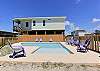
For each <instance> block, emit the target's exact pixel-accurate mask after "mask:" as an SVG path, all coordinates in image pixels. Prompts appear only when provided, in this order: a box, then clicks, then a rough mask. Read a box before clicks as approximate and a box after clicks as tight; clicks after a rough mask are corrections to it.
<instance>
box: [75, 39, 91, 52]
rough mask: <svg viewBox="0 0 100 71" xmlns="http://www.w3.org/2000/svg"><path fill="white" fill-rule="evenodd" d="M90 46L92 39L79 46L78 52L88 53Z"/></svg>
mask: <svg viewBox="0 0 100 71" xmlns="http://www.w3.org/2000/svg"><path fill="white" fill-rule="evenodd" d="M89 44H90V39H87V40H85V43H83V44H81V43H80V44H79V45H78V46H77V52H87V51H88V48H87V47H88V46H89Z"/></svg>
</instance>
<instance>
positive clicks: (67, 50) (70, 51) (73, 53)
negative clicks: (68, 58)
mask: <svg viewBox="0 0 100 71" xmlns="http://www.w3.org/2000/svg"><path fill="white" fill-rule="evenodd" d="M59 44H60V45H61V46H62V47H63V48H64V49H66V50H67V51H68V52H69V53H70V54H74V53H73V52H72V51H71V50H70V49H68V48H66V46H64V45H63V44H61V43H60V42H59Z"/></svg>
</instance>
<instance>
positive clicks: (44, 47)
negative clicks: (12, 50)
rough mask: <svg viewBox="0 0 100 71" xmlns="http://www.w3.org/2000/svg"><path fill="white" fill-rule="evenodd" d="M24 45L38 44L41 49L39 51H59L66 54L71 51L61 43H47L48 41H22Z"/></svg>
mask: <svg viewBox="0 0 100 71" xmlns="http://www.w3.org/2000/svg"><path fill="white" fill-rule="evenodd" d="M21 44H22V45H23V46H38V47H40V49H39V50H38V51H37V52H39V53H51V54H52V53H53V54H54V53H57V54H59V53H60V54H62V53H63V54H66V53H69V52H68V50H67V49H65V48H64V47H63V46H62V45H61V44H60V43H46V42H36V43H34V42H22V43H21Z"/></svg>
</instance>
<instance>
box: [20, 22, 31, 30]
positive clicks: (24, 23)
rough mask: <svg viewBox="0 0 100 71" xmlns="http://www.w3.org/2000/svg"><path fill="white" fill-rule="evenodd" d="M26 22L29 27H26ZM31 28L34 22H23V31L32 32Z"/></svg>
mask: <svg viewBox="0 0 100 71" xmlns="http://www.w3.org/2000/svg"><path fill="white" fill-rule="evenodd" d="M26 22H29V23H28V27H26ZM31 27H32V22H31V21H25V22H21V28H22V29H23V30H32V29H31Z"/></svg>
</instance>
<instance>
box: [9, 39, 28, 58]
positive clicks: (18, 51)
mask: <svg viewBox="0 0 100 71" xmlns="http://www.w3.org/2000/svg"><path fill="white" fill-rule="evenodd" d="M8 43H9V45H10V47H11V48H12V49H13V54H12V55H10V56H9V57H10V58H16V57H25V56H26V53H25V50H24V48H23V47H22V45H21V44H20V43H15V44H11V43H10V41H9V40H8Z"/></svg>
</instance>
